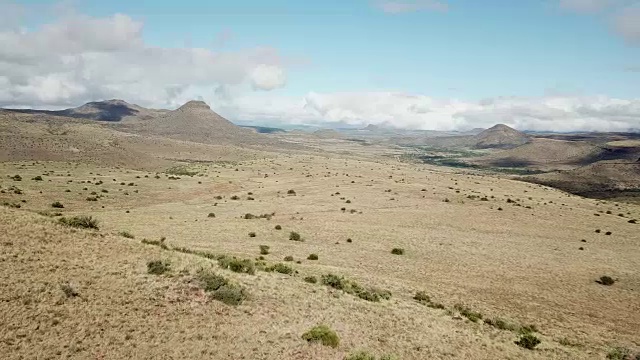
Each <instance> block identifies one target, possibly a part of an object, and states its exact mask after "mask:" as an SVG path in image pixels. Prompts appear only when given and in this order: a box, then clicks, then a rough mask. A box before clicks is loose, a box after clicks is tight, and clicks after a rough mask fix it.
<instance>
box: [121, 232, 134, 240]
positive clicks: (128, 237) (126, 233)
mask: <svg viewBox="0 0 640 360" xmlns="http://www.w3.org/2000/svg"><path fill="white" fill-rule="evenodd" d="M118 235H120V236H122V237H125V238H127V239H135V238H136V237H135V236H133V234H132V233H130V232H128V231H120V232H119V233H118Z"/></svg>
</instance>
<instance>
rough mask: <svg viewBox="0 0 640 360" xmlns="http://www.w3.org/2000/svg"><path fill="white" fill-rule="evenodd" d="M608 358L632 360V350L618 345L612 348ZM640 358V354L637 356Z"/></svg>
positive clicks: (611, 359)
mask: <svg viewBox="0 0 640 360" xmlns="http://www.w3.org/2000/svg"><path fill="white" fill-rule="evenodd" d="M607 359H610V360H631V351H630V350H629V349H627V348H623V347H616V348H613V349H611V351H609V353H608V354H607ZM636 359H638V356H636Z"/></svg>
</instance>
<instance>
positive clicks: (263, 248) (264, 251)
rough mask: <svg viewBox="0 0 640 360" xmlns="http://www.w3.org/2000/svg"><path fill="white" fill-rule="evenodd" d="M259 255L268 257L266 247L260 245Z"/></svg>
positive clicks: (267, 248) (267, 247)
mask: <svg viewBox="0 0 640 360" xmlns="http://www.w3.org/2000/svg"><path fill="white" fill-rule="evenodd" d="M260 255H269V246H268V245H260Z"/></svg>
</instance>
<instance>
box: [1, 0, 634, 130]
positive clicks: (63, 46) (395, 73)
mask: <svg viewBox="0 0 640 360" xmlns="http://www.w3.org/2000/svg"><path fill="white" fill-rule="evenodd" d="M113 98H117V99H122V100H125V101H128V102H130V103H136V104H139V105H141V106H146V107H155V108H169V109H174V108H176V107H178V106H180V105H181V104H183V103H184V102H186V101H188V100H192V99H197V100H204V101H206V102H207V103H208V104H209V105H210V106H211V107H212V109H213V110H215V111H216V112H218V113H220V114H221V115H223V116H225V117H227V118H228V119H229V120H231V121H234V122H238V123H251V124H259V125H271V126H280V125H282V126H284V125H315V126H326V127H342V126H355V127H358V126H366V125H367V124H376V125H383V126H389V127H395V128H407V129H432V130H465V129H471V128H478V127H489V126H492V125H494V124H496V123H505V124H507V125H510V126H514V127H516V128H518V129H521V130H540V131H542V130H545V131H547V130H551V131H627V130H634V129H635V130H640V0H518V1H513V0H483V1H478V0H372V1H370V0H341V1H339V0H324V1H299V0H234V1H217V0H207V1H205V0H181V1H175V0H174V1H166V0H155V1H145V2H138V1H125V0H111V1H80V0H78V1H62V2H61V1H45V0H22V1H19V2H17V1H7V0H0V106H2V107H20V108H40V109H60V108H68V107H75V106H79V105H81V104H83V103H86V102H88V101H99V100H104V99H113Z"/></svg>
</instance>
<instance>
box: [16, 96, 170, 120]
mask: <svg viewBox="0 0 640 360" xmlns="http://www.w3.org/2000/svg"><path fill="white" fill-rule="evenodd" d="M4 110H5V111H8V112H14V113H21V114H31V115H48V116H62V117H70V118H75V119H87V120H97V121H108V122H120V121H123V120H126V119H133V118H136V119H148V118H151V117H155V116H159V115H161V114H164V113H166V112H167V110H156V109H146V108H143V107H141V106H138V105H135V104H129V103H128V102H126V101H123V100H118V99H111V100H104V101H93V102H88V103H86V104H84V105H81V106H78V107H75V108H70V109H64V110H37V109H4Z"/></svg>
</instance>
